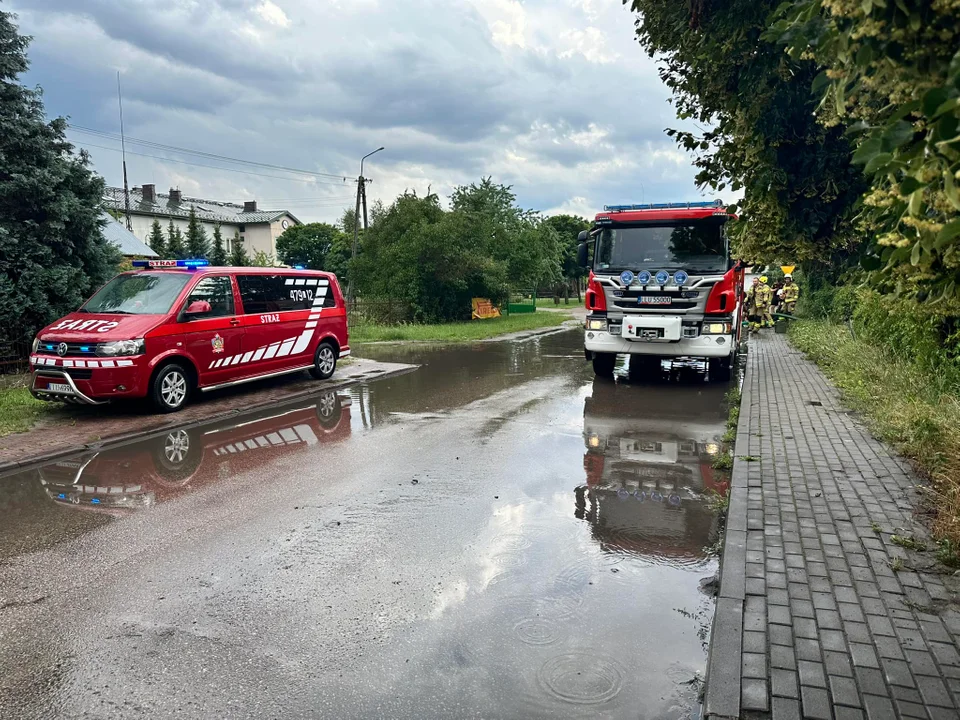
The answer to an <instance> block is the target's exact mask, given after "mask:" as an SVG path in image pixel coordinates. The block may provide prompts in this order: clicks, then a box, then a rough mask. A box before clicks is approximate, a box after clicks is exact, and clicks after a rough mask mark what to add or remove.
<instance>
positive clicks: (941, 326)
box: [798, 285, 960, 377]
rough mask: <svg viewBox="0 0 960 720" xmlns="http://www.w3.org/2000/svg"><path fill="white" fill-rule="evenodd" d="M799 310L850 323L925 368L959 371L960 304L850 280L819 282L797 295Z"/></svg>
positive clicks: (876, 342) (865, 336)
mask: <svg viewBox="0 0 960 720" xmlns="http://www.w3.org/2000/svg"><path fill="white" fill-rule="evenodd" d="M798 312H799V314H802V315H803V316H805V317H809V318H814V319H823V318H826V319H829V320H831V321H833V322H836V323H848V322H849V323H850V324H851V325H852V328H853V330H854V332H855V333H856V334H857V335H858V336H862V338H863V339H864V340H866V341H867V342H870V343H872V344H874V345H879V346H881V347H885V348H886V349H888V350H889V351H891V352H893V353H895V354H896V355H897V356H899V357H900V358H902V359H904V360H907V361H909V362H912V363H916V364H917V365H918V366H919V367H921V368H923V369H925V370H927V371H941V370H943V371H947V372H949V373H950V375H951V377H953V376H954V374H955V373H956V374H958V375H960V304H958V303H945V302H938V303H933V302H928V303H918V302H916V301H914V300H910V299H905V298H900V297H896V296H894V295H881V294H879V293H877V292H875V291H873V290H869V289H866V288H861V287H857V286H855V285H842V286H840V287H829V286H827V287H821V288H818V289H816V290H813V291H811V292H810V293H808V294H806V295H805V296H802V297H801V304H800V306H799V308H798Z"/></svg>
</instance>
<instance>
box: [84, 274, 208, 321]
mask: <svg viewBox="0 0 960 720" xmlns="http://www.w3.org/2000/svg"><path fill="white" fill-rule="evenodd" d="M191 277H192V275H191V274H190V273H179V272H156V273H137V274H136V275H118V276H117V277H115V278H114V279H113V280H111V281H110V282H108V283H107V284H106V285H104V286H103V287H102V288H100V290H99V291H98V292H97V294H96V295H94V296H93V297H92V298H90V299H89V300H87V302H86V304H85V305H84V306H83V307H82V308H80V310H79V312H89V313H121V314H124V315H165V314H167V313H168V312H170V308H171V307H173V303H174V301H175V300H176V299H177V296H178V295H179V294H180V291H181V290H183V288H184V287H185V286H186V284H187V283H188V282H189V281H190V278H191Z"/></svg>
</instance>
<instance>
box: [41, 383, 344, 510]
mask: <svg viewBox="0 0 960 720" xmlns="http://www.w3.org/2000/svg"><path fill="white" fill-rule="evenodd" d="M350 404H351V401H350V398H349V397H341V396H340V395H337V394H336V393H335V392H333V391H329V392H325V393H323V394H322V395H320V396H319V397H318V398H317V399H316V401H315V402H313V403H311V404H309V405H306V406H298V407H295V408H293V409H291V410H287V411H284V412H279V413H277V414H276V415H271V416H270V417H265V418H257V419H249V420H244V419H242V418H239V419H238V418H232V419H231V420H229V421H220V422H217V423H210V424H209V425H206V426H200V427H192V428H179V429H176V430H171V431H170V432H168V433H165V434H163V435H160V436H158V437H155V438H151V439H149V440H144V441H142V442H138V443H133V444H131V445H126V446H122V447H119V448H117V449H115V450H107V451H104V452H99V453H87V454H84V455H80V456H78V457H76V458H70V459H67V460H62V461H58V462H54V463H50V464H48V465H44V466H43V467H41V468H40V469H39V475H40V482H41V483H42V484H43V486H44V489H45V490H46V493H47V495H48V496H49V497H50V498H51V499H52V500H55V501H56V502H60V503H65V504H72V505H78V506H82V507H88V508H94V509H98V510H106V511H111V510H112V511H115V512H122V511H125V510H129V509H135V508H142V507H148V506H150V505H154V504H156V503H159V502H163V501H165V500H169V499H172V498H174V497H177V496H179V495H182V494H184V493H187V492H191V491H192V490H195V489H196V488H197V487H199V486H202V485H206V484H209V483H213V482H217V481H220V480H223V479H224V478H226V477H228V476H233V475H236V474H239V473H242V472H245V471H248V470H253V469H256V468H257V467H259V466H260V465H263V464H265V463H267V462H269V461H271V460H273V459H274V458H276V457H277V456H278V455H280V454H282V453H287V452H298V451H302V450H304V449H306V448H310V447H313V446H316V445H318V444H320V443H329V442H338V441H340V440H344V439H345V438H347V437H349V436H350Z"/></svg>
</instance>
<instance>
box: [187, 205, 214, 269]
mask: <svg viewBox="0 0 960 720" xmlns="http://www.w3.org/2000/svg"><path fill="white" fill-rule="evenodd" d="M209 253H210V241H209V240H208V239H207V231H206V230H204V229H203V224H202V223H201V222H200V218H198V217H197V210H196V208H194V207H192V206H191V208H190V219H189V220H188V221H187V254H188V255H189V256H190V257H192V258H205V257H207V255H208V254H209Z"/></svg>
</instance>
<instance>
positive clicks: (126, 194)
mask: <svg viewBox="0 0 960 720" xmlns="http://www.w3.org/2000/svg"><path fill="white" fill-rule="evenodd" d="M117 103H118V104H119V105H120V157H121V158H122V159H123V204H124V209H125V211H126V216H127V230H130V231H131V232H132V231H133V222H132V221H131V220H130V186H129V185H127V145H126V142H125V141H124V136H123V95H122V94H121V93H120V71H119V70H117Z"/></svg>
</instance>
